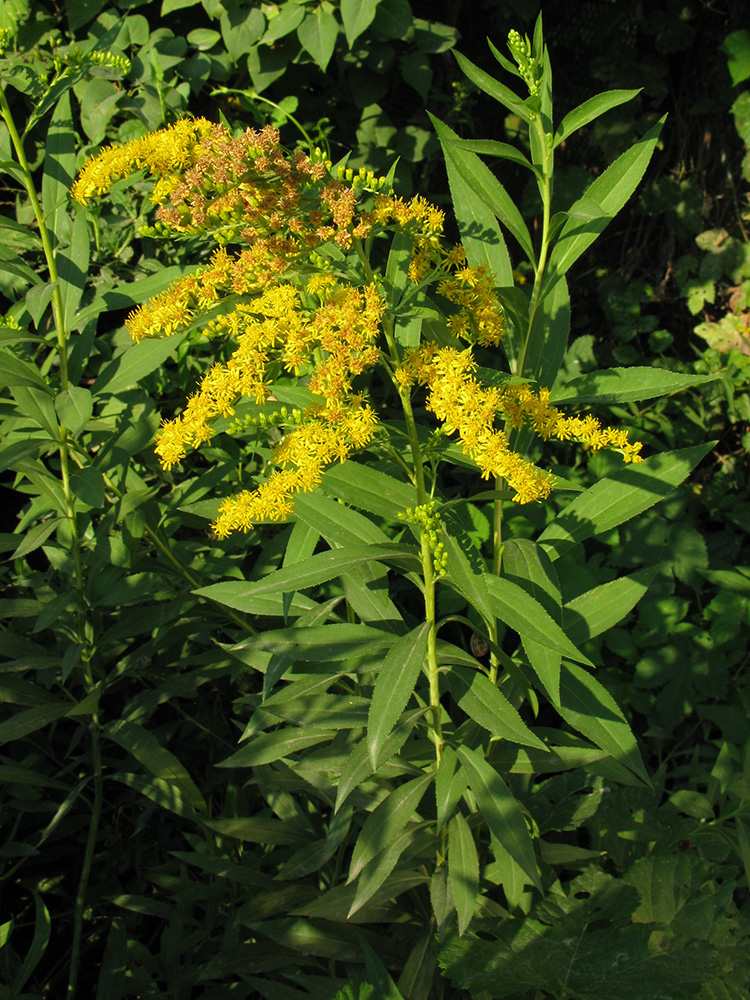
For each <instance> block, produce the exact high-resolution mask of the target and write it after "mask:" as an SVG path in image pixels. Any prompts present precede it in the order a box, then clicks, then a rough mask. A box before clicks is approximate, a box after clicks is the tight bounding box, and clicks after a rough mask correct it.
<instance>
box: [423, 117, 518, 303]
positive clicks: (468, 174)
mask: <svg viewBox="0 0 750 1000" xmlns="http://www.w3.org/2000/svg"><path fill="white" fill-rule="evenodd" d="M430 117H431V118H432V122H433V124H434V125H435V128H436V130H437V133H438V137H439V139H440V141H441V142H442V143H443V154H444V156H445V160H446V164H447V163H448V159H449V157H450V158H451V160H452V166H453V169H454V170H455V171H456V172H457V174H458V175H459V177H460V178H461V180H462V181H463V183H464V185H466V186H467V188H468V190H469V191H471V192H473V193H474V194H473V196H474V197H476V196H478V197H479V198H481V199H482V201H483V202H484V203H485V205H486V206H487V208H489V209H490V211H491V212H492V214H493V215H494V216H495V217H496V218H498V219H499V220H500V222H502V224H503V225H504V226H505V228H506V229H507V230H508V232H509V233H510V234H511V236H513V237H514V239H516V240H517V241H518V243H519V244H520V245H521V249H522V250H523V252H524V253H525V254H526V256H527V257H528V259H529V260H530V261H531V262H532V263H533V262H534V259H535V257H534V247H533V244H532V242H531V234H530V233H529V230H528V226H527V225H526V223H525V222H524V219H523V216H522V215H521V213H520V211H519V210H518V208H517V207H516V204H515V202H514V201H513V199H512V198H511V197H510V195H509V194H508V192H507V191H506V190H505V188H504V187H503V185H502V184H501V183H500V181H499V180H498V179H497V177H495V175H494V174H493V173H492V171H491V170H490V168H489V167H488V166H487V165H486V164H484V163H483V162H482V161H481V160H480V159H479V157H478V156H477V155H476V153H471V152H469V151H468V150H465V149H461V148H460V147H459V146H457V145H456V143H455V138H457V137H455V133H453V132H451V130H450V129H449V128H448V126H447V125H443V124H442V123H440V122H438V119H437V118H434V117H433V116H432V115H430ZM438 126H440V127H438ZM448 132H451V134H450V135H448ZM454 137H455V138H454ZM452 191H453V188H452V186H451V193H452ZM457 218H458V222H459V226H460V224H461V220H460V217H458V216H457ZM462 235H463V234H462ZM467 253H468V249H467ZM498 284H499V285H504V284H511V282H505V281H501V280H500V276H498Z"/></svg>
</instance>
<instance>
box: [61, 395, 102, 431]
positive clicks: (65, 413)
mask: <svg viewBox="0 0 750 1000" xmlns="http://www.w3.org/2000/svg"><path fill="white" fill-rule="evenodd" d="M55 410H56V411H57V415H58V417H59V418H60V423H61V424H62V425H63V427H67V429H68V430H69V431H70V433H71V434H72V435H73V437H74V438H76V437H78V435H79V434H80V433H81V431H82V430H83V428H84V427H85V426H86V424H87V423H88V422H89V420H90V419H91V415H92V413H93V412H94V400H93V397H92V395H91V393H90V392H89V390H88V389H84V388H82V387H80V386H73V388H71V389H66V390H65V391H64V392H60V393H58V395H57V396H56V397H55Z"/></svg>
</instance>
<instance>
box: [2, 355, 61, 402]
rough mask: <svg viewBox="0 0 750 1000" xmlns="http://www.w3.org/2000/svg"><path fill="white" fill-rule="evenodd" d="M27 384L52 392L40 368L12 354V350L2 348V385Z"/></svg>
mask: <svg viewBox="0 0 750 1000" xmlns="http://www.w3.org/2000/svg"><path fill="white" fill-rule="evenodd" d="M13 385H25V386H30V387H31V388H33V389H43V390H44V391H45V392H48V393H50V395H51V394H52V389H51V388H50V387H49V386H48V385H47V383H46V382H45V381H44V379H43V378H42V376H41V375H40V374H39V370H38V369H37V368H36V367H35V366H34V365H32V364H29V362H28V361H23V360H21V358H18V357H16V355H15V354H11V353H10V351H3V350H0V386H13Z"/></svg>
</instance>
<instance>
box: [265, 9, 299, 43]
mask: <svg viewBox="0 0 750 1000" xmlns="http://www.w3.org/2000/svg"><path fill="white" fill-rule="evenodd" d="M304 19H305V8H304V7H303V6H302V5H301V4H297V3H294V2H293V0H288V2H287V3H283V4H282V5H281V6H280V7H279V8H278V14H276V15H275V16H274V17H271V18H269V20H268V27H267V28H266V30H265V33H264V35H263V37H262V39H261V43H262V44H263V45H273V44H274V43H275V42H278V41H279V40H280V39H281V38H286V36H287V35H291V33H292V32H293V31H296V30H297V28H299V26H300V25H301V24H302V22H303V21H304Z"/></svg>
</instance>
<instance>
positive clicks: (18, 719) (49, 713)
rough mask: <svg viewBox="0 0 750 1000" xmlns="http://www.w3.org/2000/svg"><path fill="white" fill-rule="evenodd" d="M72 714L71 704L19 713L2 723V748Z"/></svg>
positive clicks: (0, 731) (42, 706)
mask: <svg viewBox="0 0 750 1000" xmlns="http://www.w3.org/2000/svg"><path fill="white" fill-rule="evenodd" d="M69 712H70V703H69V702H65V704H63V705H61V704H59V703H58V704H52V705H35V706H34V707H33V708H27V709H25V710H24V711H23V712H17V713H16V714H15V715H12V716H11V717H10V718H9V719H6V721H5V722H0V746H2V745H3V744H5V743H10V742H11V741H12V740H20V739H22V738H23V737H24V736H28V735H29V734H30V733H35V732H37V731H38V730H40V729H44V728H45V726H48V725H50V723H52V722H56V721H57V720H58V719H62V718H64V717H65V716H66V715H67V714H68V713H69Z"/></svg>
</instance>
